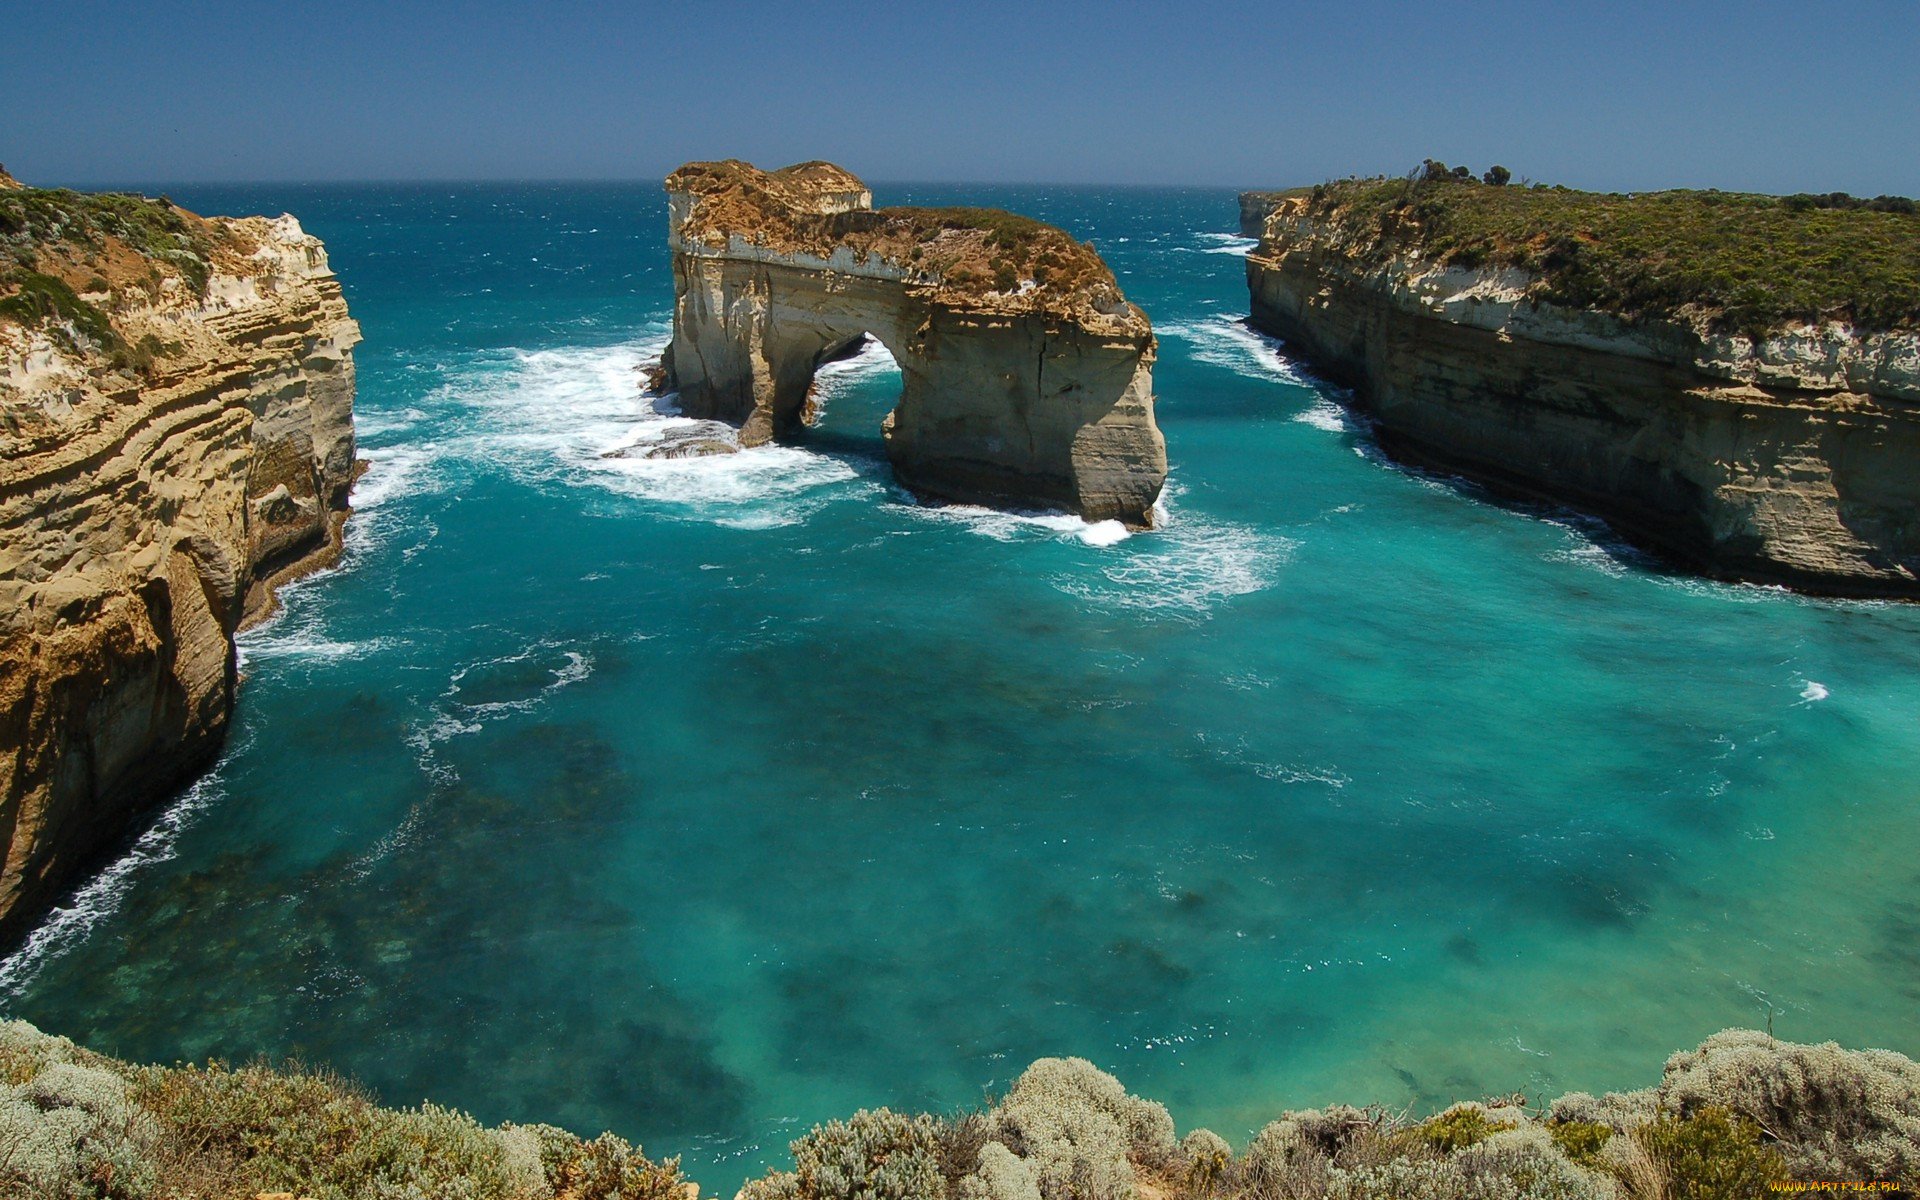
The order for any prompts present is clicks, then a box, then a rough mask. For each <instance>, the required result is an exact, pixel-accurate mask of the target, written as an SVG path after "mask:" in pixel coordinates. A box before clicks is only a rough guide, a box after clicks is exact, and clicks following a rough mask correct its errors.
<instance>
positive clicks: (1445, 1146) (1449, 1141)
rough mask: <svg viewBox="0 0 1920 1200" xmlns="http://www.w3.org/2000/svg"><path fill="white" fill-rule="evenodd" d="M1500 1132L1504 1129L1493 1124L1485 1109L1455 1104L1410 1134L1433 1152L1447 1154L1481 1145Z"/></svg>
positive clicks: (1472, 1105)
mask: <svg viewBox="0 0 1920 1200" xmlns="http://www.w3.org/2000/svg"><path fill="white" fill-rule="evenodd" d="M1503 1128H1506V1126H1504V1125H1498V1124H1495V1123H1494V1121H1493V1120H1492V1118H1491V1117H1489V1116H1488V1114H1487V1110H1486V1108H1485V1107H1483V1106H1481V1105H1478V1104H1456V1105H1454V1106H1453V1107H1452V1108H1450V1109H1448V1110H1447V1111H1445V1112H1443V1113H1441V1114H1440V1115H1439V1116H1437V1117H1434V1118H1433V1119H1432V1120H1429V1121H1424V1122H1422V1123H1421V1124H1420V1125H1419V1126H1417V1127H1416V1128H1415V1129H1414V1132H1415V1133H1416V1134H1418V1135H1419V1137H1420V1140H1421V1141H1423V1142H1425V1143H1426V1144H1427V1145H1429V1146H1432V1147H1433V1148H1434V1149H1435V1150H1440V1151H1444V1152H1450V1151H1454V1150H1465V1149H1466V1148H1467V1147H1468V1146H1473V1145H1477V1144H1479V1143H1480V1142H1484V1141H1486V1140H1487V1139H1488V1138H1490V1137H1492V1136H1493V1135H1494V1134H1496V1133H1498V1132H1500V1130H1501V1129H1503Z"/></svg>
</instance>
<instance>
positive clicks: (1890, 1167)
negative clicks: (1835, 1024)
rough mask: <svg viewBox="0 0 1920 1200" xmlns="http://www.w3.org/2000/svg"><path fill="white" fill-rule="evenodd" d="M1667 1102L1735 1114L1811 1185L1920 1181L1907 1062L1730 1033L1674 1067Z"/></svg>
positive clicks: (1916, 1071)
mask: <svg viewBox="0 0 1920 1200" xmlns="http://www.w3.org/2000/svg"><path fill="white" fill-rule="evenodd" d="M1659 1098H1660V1103H1661V1105H1662V1106H1663V1107H1664V1108H1667V1109H1670V1110H1672V1111H1673V1112H1675V1113H1678V1114H1680V1115H1682V1116H1686V1115H1690V1114H1692V1113H1695V1112H1699V1111H1702V1110H1705V1109H1720V1110H1725V1111H1727V1112H1731V1113H1733V1114H1736V1115H1737V1116H1739V1117H1741V1118H1743V1119H1744V1120H1746V1121H1748V1122H1750V1123H1752V1124H1753V1125H1755V1126H1757V1127H1758V1128H1760V1129H1763V1130H1765V1131H1766V1133H1767V1135H1768V1136H1769V1137H1771V1138H1772V1139H1774V1140H1775V1141H1776V1142H1778V1144H1779V1148H1780V1151H1781V1152H1782V1153H1783V1154H1784V1155H1785V1156H1786V1161H1787V1163H1788V1164H1789V1166H1790V1167H1791V1168H1792V1170H1793V1172H1794V1173H1795V1174H1796V1175H1799V1176H1802V1177H1805V1178H1817V1179H1893V1180H1913V1179H1920V1064H1916V1063H1915V1062H1914V1061H1913V1060H1912V1059H1909V1058H1907V1057H1906V1056H1905V1055H1901V1054H1895V1053H1892V1052H1891V1051H1886V1050H1843V1049H1841V1048H1840V1047H1839V1046H1837V1045H1835V1044H1834V1043H1832V1042H1828V1043H1825V1044H1824V1045H1817V1046H1806V1045H1796V1044H1793V1043H1790V1042H1780V1041H1775V1040H1774V1039H1773V1038H1771V1037H1769V1036H1768V1035H1766V1034H1764V1033H1759V1032H1756V1031H1753V1030H1728V1031H1726V1032H1723V1033H1717V1034H1714V1035H1713V1036H1712V1037H1710V1038H1708V1039H1707V1040H1706V1041H1705V1042H1704V1043H1702V1044H1701V1045H1700V1047H1699V1048H1698V1049H1697V1050H1688V1051H1682V1052H1681V1053H1678V1054H1675V1055H1674V1056H1672V1057H1671V1058H1669V1059H1668V1060H1667V1065H1666V1072H1665V1076H1664V1078H1663V1079H1662V1081H1661V1083H1660V1088H1659Z"/></svg>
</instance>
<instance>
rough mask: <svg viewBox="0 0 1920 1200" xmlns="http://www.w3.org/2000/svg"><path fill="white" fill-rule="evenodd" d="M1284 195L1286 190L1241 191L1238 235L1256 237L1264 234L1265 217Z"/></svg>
mask: <svg viewBox="0 0 1920 1200" xmlns="http://www.w3.org/2000/svg"><path fill="white" fill-rule="evenodd" d="M1286 197H1287V193H1286V192H1241V193H1240V236H1241V237H1250V238H1257V237H1260V236H1262V235H1263V234H1265V233H1266V231H1267V218H1268V217H1269V216H1271V215H1272V214H1273V210H1274V209H1275V208H1278V207H1279V206H1280V202H1281V201H1282V200H1284V199H1286Z"/></svg>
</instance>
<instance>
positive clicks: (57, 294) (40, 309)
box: [0, 192, 120, 348]
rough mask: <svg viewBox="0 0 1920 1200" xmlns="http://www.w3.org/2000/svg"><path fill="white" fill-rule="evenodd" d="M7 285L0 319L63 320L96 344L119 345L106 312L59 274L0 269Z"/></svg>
mask: <svg viewBox="0 0 1920 1200" xmlns="http://www.w3.org/2000/svg"><path fill="white" fill-rule="evenodd" d="M4 195H6V193H4V192H0V196H4ZM8 285H11V286H12V287H13V288H14V291H13V294H12V295H10V296H0V321H12V322H14V323H15V324H17V325H24V326H27V327H28V328H33V327H36V326H40V325H46V324H49V323H53V324H62V323H64V324H66V325H68V326H71V327H72V329H73V331H74V333H75V334H76V335H78V336H79V337H82V338H85V339H86V340H87V341H88V342H91V343H92V344H94V345H96V346H101V347H106V348H114V347H118V346H119V345H120V335H119V334H117V333H115V332H114V330H113V324H112V322H110V321H108V320H107V314H106V313H104V312H101V311H100V309H98V308H97V307H95V306H94V305H92V304H89V303H87V302H86V301H85V300H82V299H81V298H80V297H79V296H78V295H77V294H76V293H75V292H74V290H73V289H72V288H71V287H69V286H67V282H66V281H65V280H64V279H61V278H60V277H59V276H57V275H42V274H41V273H40V272H38V271H35V270H31V269H26V268H22V269H19V270H15V271H10V272H7V271H0V287H6V286H8Z"/></svg>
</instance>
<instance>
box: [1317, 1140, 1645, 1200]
mask: <svg viewBox="0 0 1920 1200" xmlns="http://www.w3.org/2000/svg"><path fill="white" fill-rule="evenodd" d="M1477 1149H1478V1148H1476V1150H1477ZM1321 1195H1324V1196H1325V1198H1326V1200H1609V1197H1608V1193H1607V1192H1606V1191H1605V1190H1603V1185H1602V1184H1600V1183H1598V1182H1597V1181H1596V1180H1594V1179H1592V1178H1591V1177H1589V1176H1587V1175H1585V1174H1584V1173H1581V1172H1579V1171H1578V1170H1577V1169H1575V1168H1574V1167H1572V1166H1571V1165H1570V1164H1568V1163H1566V1162H1565V1161H1564V1160H1556V1159H1554V1158H1552V1157H1549V1156H1544V1155H1539V1154H1536V1153H1533V1152H1530V1151H1517V1150H1498V1151H1495V1152H1491V1153H1484V1154H1483V1153H1476V1152H1469V1153H1466V1154H1460V1155H1454V1156H1452V1157H1448V1158H1396V1159H1391V1160H1388V1161H1386V1162H1382V1163H1379V1164H1377V1165H1374V1166H1367V1167H1355V1168H1351V1169H1347V1168H1335V1169H1334V1170H1333V1171H1331V1172H1330V1173H1329V1174H1328V1177H1327V1183H1326V1190H1325V1192H1324V1193H1321ZM1676 1200H1677V1198H1676Z"/></svg>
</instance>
